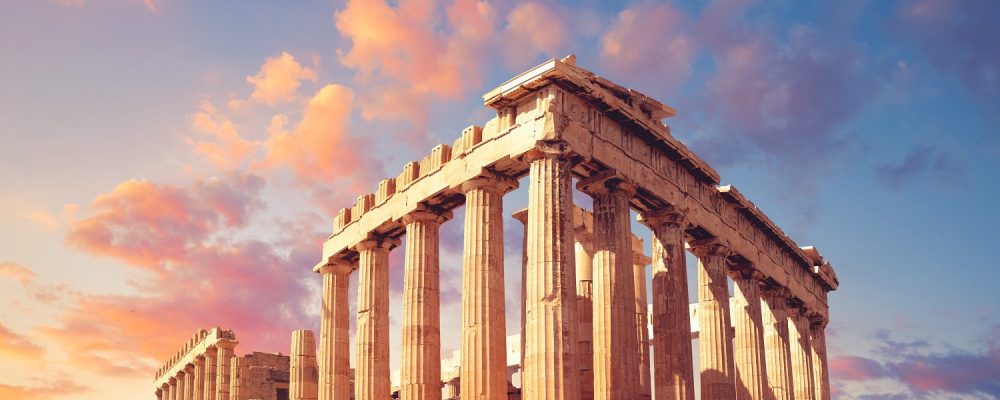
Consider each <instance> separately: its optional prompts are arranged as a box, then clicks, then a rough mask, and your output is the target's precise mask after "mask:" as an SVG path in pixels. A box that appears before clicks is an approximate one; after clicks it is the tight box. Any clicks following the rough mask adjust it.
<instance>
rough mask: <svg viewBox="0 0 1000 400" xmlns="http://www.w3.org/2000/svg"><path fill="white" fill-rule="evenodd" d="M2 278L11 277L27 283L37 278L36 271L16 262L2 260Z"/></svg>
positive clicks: (0, 263) (23, 283)
mask: <svg viewBox="0 0 1000 400" xmlns="http://www.w3.org/2000/svg"><path fill="white" fill-rule="evenodd" d="M0 278H10V279H14V280H16V281H18V282H20V283H21V284H22V285H27V284H28V283H31V282H33V281H34V280H35V272H34V271H32V270H30V269H28V268H25V267H23V266H21V265H20V264H18V263H14V262H0Z"/></svg>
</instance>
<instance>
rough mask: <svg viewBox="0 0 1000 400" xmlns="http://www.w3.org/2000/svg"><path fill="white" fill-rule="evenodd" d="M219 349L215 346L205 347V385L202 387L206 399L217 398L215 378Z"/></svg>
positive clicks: (212, 399)
mask: <svg viewBox="0 0 1000 400" xmlns="http://www.w3.org/2000/svg"><path fill="white" fill-rule="evenodd" d="M218 352H219V350H218V349H216V348H215V347H209V348H207V349H205V379H204V381H205V386H204V388H202V390H204V393H205V400H215V380H216V379H217V378H216V374H217V372H216V370H217V369H218V364H216V360H217V357H218Z"/></svg>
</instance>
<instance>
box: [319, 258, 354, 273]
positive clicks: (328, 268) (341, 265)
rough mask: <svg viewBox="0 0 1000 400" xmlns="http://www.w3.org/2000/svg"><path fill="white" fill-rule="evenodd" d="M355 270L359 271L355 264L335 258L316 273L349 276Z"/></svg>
mask: <svg viewBox="0 0 1000 400" xmlns="http://www.w3.org/2000/svg"><path fill="white" fill-rule="evenodd" d="M355 269H357V267H356V266H355V263H353V262H351V261H349V260H344V259H340V258H333V259H330V262H328V263H327V264H326V265H324V266H322V267H319V269H318V270H316V272H319V273H321V274H336V275H347V274H350V273H351V271H354V270H355Z"/></svg>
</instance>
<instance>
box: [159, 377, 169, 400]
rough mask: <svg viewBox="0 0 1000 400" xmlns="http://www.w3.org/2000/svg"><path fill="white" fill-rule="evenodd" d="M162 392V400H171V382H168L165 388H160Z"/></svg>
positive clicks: (164, 385)
mask: <svg viewBox="0 0 1000 400" xmlns="http://www.w3.org/2000/svg"><path fill="white" fill-rule="evenodd" d="M160 391H161V392H162V394H161V395H160V399H161V400H170V381H167V382H166V383H164V384H163V386H160Z"/></svg>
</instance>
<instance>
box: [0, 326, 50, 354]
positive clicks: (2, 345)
mask: <svg viewBox="0 0 1000 400" xmlns="http://www.w3.org/2000/svg"><path fill="white" fill-rule="evenodd" d="M43 354H44V350H43V349H42V347H41V346H39V345H37V344H35V343H34V342H32V341H31V339H29V338H28V337H27V336H24V335H19V334H17V333H15V332H12V331H11V330H10V329H9V328H7V327H6V326H5V325H4V324H3V323H0V355H2V356H4V357H16V358H19V359H22V360H30V361H41V359H42V356H43Z"/></svg>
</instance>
